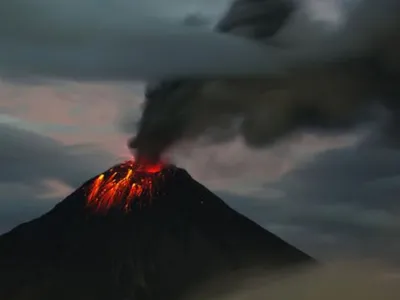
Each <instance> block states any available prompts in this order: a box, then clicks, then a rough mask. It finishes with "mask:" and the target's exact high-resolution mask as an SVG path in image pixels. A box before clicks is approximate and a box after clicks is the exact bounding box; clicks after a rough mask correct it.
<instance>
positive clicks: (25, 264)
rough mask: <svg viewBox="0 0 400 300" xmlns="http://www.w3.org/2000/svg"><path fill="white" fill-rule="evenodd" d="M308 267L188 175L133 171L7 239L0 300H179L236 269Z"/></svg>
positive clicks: (169, 169)
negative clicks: (215, 278)
mask: <svg viewBox="0 0 400 300" xmlns="http://www.w3.org/2000/svg"><path fill="white" fill-rule="evenodd" d="M311 262H313V259H312V258H310V257H309V256H308V255H306V254H304V253H302V252H301V251H299V250H297V249H295V248H293V247H292V246H290V245H288V244H287V243H285V242H284V241H282V240H281V239H279V238H278V237H276V236H274V235H273V234H271V233H269V232H268V231H266V230H264V229H263V228H261V227H260V226H258V225H257V224H255V223H254V222H252V221H250V220H249V219H247V218H246V217H244V216H242V215H240V214H239V213H237V212H235V211H234V210H232V209H231V208H230V207H228V206H227V205H226V204H225V203H224V202H223V201H222V200H221V199H220V198H218V197H217V196H215V195H214V194H212V193H211V192H210V191H209V190H207V189H206V188H205V187H204V186H202V185H201V184H199V183H198V182H196V181H195V180H193V179H192V178H191V177H190V175H189V174H188V173H187V172H186V171H184V170H182V169H179V168H176V167H174V166H159V167H155V166H153V167H151V168H147V167H146V169H141V168H140V167H138V166H137V165H135V164H134V163H132V162H127V163H123V164H120V165H117V166H115V167H113V168H112V169H110V170H108V171H106V172H104V173H103V174H101V175H99V176H97V177H95V178H93V179H91V180H89V181H87V182H86V183H84V184H83V185H82V186H81V187H80V188H78V189H77V190H76V191H75V192H73V193H72V194H71V195H69V196H68V197H67V198H66V199H65V200H63V201H62V202H60V203H59V204H58V205H56V206H55V207H54V208H53V209H52V210H51V211H50V212H48V213H46V214H45V215H43V216H42V217H40V218H38V219H35V220H33V221H30V222H28V223H25V224H22V225H20V226H18V227H16V228H15V229H13V230H12V231H10V232H9V233H6V234H4V235H3V236H1V237H0V299H2V300H17V299H18V300H54V299H57V300H63V299H65V300H67V299H68V300H71V299H74V300H103V299H104V300H106V299H107V300H109V299H112V300H127V299H131V300H172V299H174V300H175V299H182V298H181V297H182V295H184V294H185V293H186V292H187V291H189V290H190V289H192V288H196V286H197V285H198V284H200V283H201V282H203V281H205V280H210V278H213V277H217V276H224V275H227V274H232V272H235V271H237V270H241V269H245V268H251V267H253V266H256V267H258V268H259V267H260V266H261V267H263V268H265V269H269V270H271V271H272V270H277V269H281V268H285V267H286V268H287V267H293V266H297V265H302V264H305V263H311Z"/></svg>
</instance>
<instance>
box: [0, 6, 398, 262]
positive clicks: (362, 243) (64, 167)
mask: <svg viewBox="0 0 400 300" xmlns="http://www.w3.org/2000/svg"><path fill="white" fill-rule="evenodd" d="M342 2H343V1H334V0H332V1H330V0H324V1H315V0H307V5H308V6H307V7H308V9H309V13H310V15H312V16H313V18H317V19H322V20H324V21H326V22H328V23H329V22H330V23H332V22H338V20H340V9H339V8H338V5H339V4H340V3H342ZM165 3H166V1H161V0H151V1H149V0H147V1H137V4H136V5H135V10H134V12H133V14H137V15H141V14H153V15H155V16H157V17H158V18H160V19H166V20H168V21H169V22H176V23H177V24H181V23H182V22H184V21H185V20H187V19H188V16H190V17H191V21H193V18H192V17H193V16H200V17H199V19H201V20H204V24H203V22H199V24H201V25H205V26H208V24H213V23H214V22H215V20H216V19H217V18H218V17H219V16H220V14H221V13H222V12H223V11H224V9H225V7H226V5H227V4H228V3H229V1H228V0H219V1H216V0H191V1H188V0H185V1H183V0H173V1H172V0H170V1H168V5H165ZM196 18H197V17H196ZM196 24H197V23H196ZM142 101H143V83H141V82H125V83H112V82H111V83H110V82H91V83H79V82H72V81H48V80H47V81H32V82H31V81H22V80H18V81H16V80H9V78H8V79H7V80H6V79H3V80H0V165H1V168H0V195H1V196H0V233H2V232H5V231H7V230H9V229H11V228H12V227H14V226H15V225H17V224H19V223H20V222H23V221H27V220H29V219H31V218H34V217H37V216H39V215H40V214H42V213H44V212H46V211H47V210H48V209H50V208H51V207H52V206H54V205H55V204H56V203H57V202H58V201H60V200H62V199H63V198H64V197H65V196H67V195H68V193H69V192H71V191H72V190H73V189H75V188H77V187H78V186H79V185H80V184H81V183H82V182H83V181H85V180H87V179H88V178H89V177H91V176H93V175H95V174H97V173H98V172H101V171H103V170H104V169H106V168H108V167H109V166H110V165H111V164H114V163H117V162H119V161H121V160H122V159H125V158H128V157H129V152H128V149H127V147H126V140H127V138H128V135H127V134H126V133H125V132H124V124H125V123H126V122H129V123H134V122H135V121H136V120H137V119H138V118H139V116H140V109H141V103H142ZM173 155H174V157H175V162H176V164H177V165H179V166H181V167H184V168H186V169H187V170H188V171H189V173H191V174H192V176H193V177H194V178H195V179H197V180H199V181H200V182H201V183H203V184H204V185H206V186H207V187H208V188H210V189H211V190H213V191H214V192H216V193H218V194H219V195H220V196H221V197H222V198H223V199H224V200H226V201H227V202H228V203H229V204H230V205H231V206H233V207H234V208H236V209H238V210H239V211H241V212H242V213H244V214H245V215H247V216H248V217H250V218H251V219H253V220H255V221H256V222H258V223H259V224H261V225H262V226H264V227H266V228H267V229H269V230H270V231H272V232H274V233H276V234H278V235H280V236H281V237H283V238H284V239H286V240H288V241H289V242H291V243H293V244H294V245H296V246H298V247H300V248H301V249H303V250H305V251H307V252H309V253H310V254H312V255H315V256H317V257H321V258H331V257H337V256H348V255H356V256H360V255H363V256H372V257H380V258H389V259H395V257H396V253H398V252H399V251H400V242H399V241H398V236H399V233H400V218H399V213H400V207H399V205H398V195H399V192H400V151H399V150H398V149H395V148H393V149H391V148H387V147H384V146H381V145H379V144H376V143H374V142H373V141H371V138H370V134H369V133H368V132H367V130H362V129H359V130H357V131H356V132H351V133H348V134H342V135H330V136H327V135H320V134H310V133H299V134H297V135H296V136H294V137H291V138H288V139H287V140H284V141H282V142H281V143H279V144H278V145H275V146H273V147H270V148H268V149H263V150H254V149H248V148H246V146H245V145H244V144H243V143H242V141H241V140H240V139H237V140H234V141H232V142H229V143H228V144H220V145H210V146H195V145H182V146H180V147H179V148H177V149H174V150H173Z"/></svg>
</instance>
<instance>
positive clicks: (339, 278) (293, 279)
mask: <svg viewBox="0 0 400 300" xmlns="http://www.w3.org/2000/svg"><path fill="white" fill-rule="evenodd" d="M204 299H207V300H265V299H268V300H292V299H293V300H381V299H385V300H395V299H400V271H399V270H397V271H394V270H393V269H392V268H391V267H390V266H387V265H384V264H383V263H379V262H370V261H368V262H363V261H360V262H340V261H339V262H332V263H327V264H321V265H320V266H316V267H310V268H308V269H301V270H292V271H291V272H285V273H284V272H282V273H274V274H267V273H266V272H265V271H262V270H247V271H245V272H240V273H234V275H232V276H230V277H228V278H227V277H225V278H219V279H214V280H212V281H210V282H209V283H207V284H205V285H203V286H202V287H201V288H200V289H198V290H196V291H194V292H192V293H191V294H189V295H187V297H186V298H184V300H204Z"/></svg>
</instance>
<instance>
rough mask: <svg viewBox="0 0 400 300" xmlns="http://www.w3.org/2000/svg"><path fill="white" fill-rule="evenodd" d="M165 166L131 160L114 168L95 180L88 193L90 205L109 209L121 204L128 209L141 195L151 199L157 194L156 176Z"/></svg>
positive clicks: (100, 208) (104, 209) (98, 208)
mask: <svg viewBox="0 0 400 300" xmlns="http://www.w3.org/2000/svg"><path fill="white" fill-rule="evenodd" d="M163 167H164V165H163V164H161V163H159V164H156V165H140V164H137V163H135V161H133V160H131V161H127V162H125V163H123V164H121V165H119V166H117V167H115V168H112V169H111V170H110V171H109V172H106V173H105V174H101V175H100V176H98V177H97V178H96V179H95V180H94V181H93V183H92V185H91V186H90V189H89V193H88V195H87V201H88V205H89V206H91V207H93V208H94V209H95V210H102V211H107V210H108V209H110V208H111V207H113V206H119V207H121V208H122V209H124V210H125V211H127V210H129V209H130V207H131V204H132V202H133V201H134V200H135V199H138V198H139V197H141V199H142V198H144V197H143V196H145V197H146V200H149V201H151V198H152V197H153V196H154V195H155V187H154V178H155V177H156V176H160V175H158V174H157V173H159V172H161V171H162V169H163ZM111 172H112V173H111ZM107 173H108V174H107ZM109 174H111V175H109Z"/></svg>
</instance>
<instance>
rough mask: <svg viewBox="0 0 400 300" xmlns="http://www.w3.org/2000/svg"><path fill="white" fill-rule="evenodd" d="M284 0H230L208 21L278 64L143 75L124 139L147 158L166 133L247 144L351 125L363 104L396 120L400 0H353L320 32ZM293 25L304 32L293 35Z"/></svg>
mask: <svg viewBox="0 0 400 300" xmlns="http://www.w3.org/2000/svg"><path fill="white" fill-rule="evenodd" d="M290 3H291V2H288V1H284V0H264V1H249V0H237V1H235V2H234V3H233V4H232V7H231V9H230V10H229V11H228V13H227V14H226V16H225V17H224V18H223V19H222V20H221V21H220V22H219V24H218V25H217V27H216V28H215V30H216V31H220V32H222V33H223V34H226V35H227V36H229V35H232V36H240V37H242V38H247V39H248V40H249V41H251V40H253V41H255V42H257V43H258V44H259V45H262V47H264V50H265V52H266V53H275V54H274V55H275V56H270V57H274V58H275V57H277V58H279V60H277V61H278V63H277V70H278V71H279V72H275V73H274V72H270V73H269V74H267V73H264V74H262V75H260V73H259V74H257V71H255V72H254V73H252V74H251V72H250V73H243V74H242V76H236V74H227V75H225V76H218V77H215V76H208V77H203V78H196V77H194V76H191V77H181V78H177V79H170V80H164V81H161V82H158V83H155V84H154V83H153V84H151V85H149V86H148V88H147V92H146V103H145V108H144V112H143V115H142V118H141V120H140V122H139V130H138V133H137V135H136V136H135V138H133V139H132V140H131V141H130V143H129V146H130V147H131V148H132V149H134V150H135V151H137V152H139V154H141V153H143V155H147V156H151V157H153V158H154V159H155V160H156V159H158V158H159V156H160V155H161V154H162V153H163V152H164V151H165V150H166V149H168V148H169V147H170V146H172V145H174V144H175V143H177V142H179V141H182V140H195V139H198V138H199V137H202V138H203V139H206V140H208V141H210V142H218V141H221V140H226V139H229V138H233V137H235V136H237V135H240V136H242V137H243V139H244V141H245V142H246V143H247V144H248V145H249V146H251V147H264V146H268V145H270V144H271V143H273V142H275V141H276V140H278V139H279V138H281V137H283V136H286V135H288V134H291V133H293V132H295V131H296V130H298V129H304V128H307V129H314V130H341V129H348V128H351V127H352V126H354V125H356V124H358V123H359V122H361V121H363V120H366V119H368V118H367V117H372V116H370V107H372V106H371V105H372V104H375V105H376V104H378V105H379V106H382V107H385V109H388V110H390V111H391V113H392V115H393V116H394V118H395V122H394V123H393V124H395V126H397V125H396V124H397V123H398V122H397V121H396V119H397V118H399V117H398V116H397V115H398V112H399V108H398V106H399V97H400V88H399V83H400V80H399V79H400V34H399V32H400V2H399V1H397V0H383V1H378V0H363V1H362V0H360V1H359V2H358V3H353V7H352V8H351V9H350V8H349V9H348V11H347V12H346V15H347V18H346V20H345V21H344V22H343V23H342V24H340V25H339V26H337V28H335V29H334V30H326V31H325V32H324V31H319V32H318V30H316V29H315V26H318V24H317V23H315V24H311V23H309V24H308V25H309V27H307V24H306V22H303V23H301V19H302V15H301V12H300V9H299V6H298V5H297V6H296V5H291V4H290ZM304 19H305V17H304V16H303V20H304ZM299 20H300V21H299ZM305 24H306V25H305ZM302 25H303V27H302ZM312 25H313V26H314V27H313V26H312ZM299 28H300V29H301V28H303V29H304V31H303V32H302V34H303V35H304V39H301V38H299V37H298V36H297V38H296V39H293V36H295V35H296V34H297V35H298V33H299ZM307 28H312V29H315V32H310V31H307V30H306V29H307ZM314 33H318V34H315V36H312V37H311V38H310V37H306V35H308V34H314ZM291 37H292V38H291ZM271 49H274V50H273V51H272V50H271ZM243 56H245V57H246V58H248V59H251V57H250V56H247V54H246V53H243ZM263 67H264V66H263ZM263 67H261V68H263ZM265 70H268V67H267V68H266V69H265ZM393 124H392V125H391V126H393ZM389 131H390V130H389ZM389 131H388V132H389ZM392 131H393V129H392ZM395 131H396V130H395Z"/></svg>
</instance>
